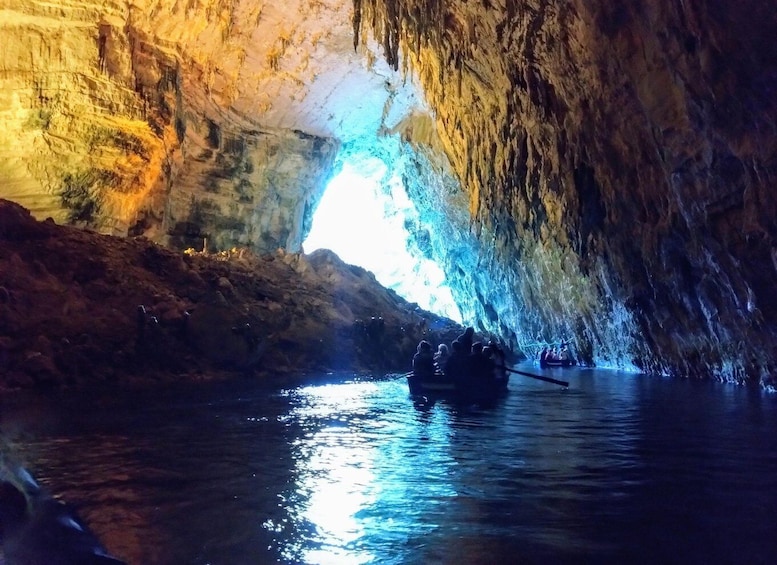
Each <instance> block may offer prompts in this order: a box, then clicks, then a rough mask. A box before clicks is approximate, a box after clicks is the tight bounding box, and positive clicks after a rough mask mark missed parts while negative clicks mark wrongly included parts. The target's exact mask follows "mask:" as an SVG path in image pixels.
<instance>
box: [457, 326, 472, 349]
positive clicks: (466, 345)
mask: <svg viewBox="0 0 777 565" xmlns="http://www.w3.org/2000/svg"><path fill="white" fill-rule="evenodd" d="M474 337H475V328H473V327H468V328H467V329H465V330H464V333H462V334H461V335H459V337H457V338H456V339H457V340H458V341H459V343H461V348H462V349H463V350H464V352H465V353H466V354H467V355H469V353H470V352H471V351H472V342H473V341H474Z"/></svg>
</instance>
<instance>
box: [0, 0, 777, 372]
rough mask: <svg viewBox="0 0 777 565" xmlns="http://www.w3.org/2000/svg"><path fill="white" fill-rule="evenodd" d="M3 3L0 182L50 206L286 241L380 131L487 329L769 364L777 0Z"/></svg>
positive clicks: (736, 366) (650, 359)
mask: <svg viewBox="0 0 777 565" xmlns="http://www.w3.org/2000/svg"><path fill="white" fill-rule="evenodd" d="M4 6H5V7H4V8H3V9H2V12H0V13H1V14H2V17H0V29H2V33H3V37H4V49H3V50H2V54H1V55H0V64H2V69H3V73H2V74H0V102H1V103H0V125H1V126H2V128H1V130H2V132H3V133H2V134H0V155H2V157H3V159H2V165H0V180H2V188H0V196H4V197H6V198H10V199H12V200H15V201H17V202H20V203H22V204H23V205H24V206H25V207H27V208H29V209H30V210H32V211H33V213H34V214H35V215H36V217H38V218H41V219H43V218H45V217H48V216H51V217H52V218H54V220H55V221H57V222H59V223H72V224H75V225H78V226H84V227H90V228H93V229H97V230H99V231H101V232H104V233H112V234H116V235H121V236H135V235H141V234H142V235H145V236H146V237H148V238H150V239H152V240H154V241H157V242H160V243H163V244H165V245H168V246H171V247H175V248H179V249H183V248H186V247H194V248H195V249H197V250H199V249H201V248H202V246H203V245H208V246H210V247H211V248H212V249H214V250H224V249H229V248H231V247H232V246H235V245H239V246H245V247H250V248H252V249H254V250H255V251H257V252H267V251H271V250H274V249H276V248H282V249H284V250H285V251H286V252H288V253H294V252H296V251H298V250H299V245H300V242H301V241H302V240H303V238H304V235H305V233H306V230H307V229H308V227H309V222H310V217H311V214H312V212H313V211H314V209H315V206H316V203H317V201H318V199H319V198H320V196H321V193H322V191H323V190H324V188H325V184H326V181H327V180H328V179H329V178H330V177H331V175H332V174H333V173H334V172H335V171H336V170H337V168H338V166H339V164H340V163H342V161H343V160H344V159H347V158H351V157H354V156H358V155H359V154H360V153H369V154H371V155H379V156H381V157H382V158H384V159H385V160H386V161H387V162H390V163H391V164H392V166H394V167H396V169H395V171H399V173H400V174H401V175H402V177H403V179H404V182H405V187H406V189H407V191H408V194H409V195H410V196H411V198H412V199H413V200H414V201H415V203H416V206H417V207H418V209H419V211H421V213H422V217H423V222H422V223H421V224H419V225H418V226H417V228H416V229H417V233H415V234H414V235H416V236H417V237H416V241H420V242H421V243H420V244H419V245H418V251H419V252H421V253H425V254H427V255H429V256H431V257H434V258H435V259H436V260H437V261H438V262H439V263H440V264H441V265H442V266H443V268H444V269H445V271H446V274H447V276H448V278H449V283H450V284H451V286H452V287H453V288H454V292H455V296H456V298H457V300H458V302H459V304H460V306H461V309H462V312H463V314H464V316H465V319H466V320H467V321H469V322H471V323H474V324H476V325H477V326H478V327H479V328H480V329H482V330H484V331H489V332H493V333H496V334H499V335H501V336H502V337H503V338H504V339H505V340H507V341H508V342H509V343H510V344H511V345H512V346H513V347H514V348H516V349H521V350H523V351H524V352H526V353H527V354H533V353H534V351H535V350H534V344H536V343H541V342H546V341H552V340H558V339H561V338H566V339H569V340H572V342H573V344H574V346H575V348H576V351H577V353H578V355H579V356H581V357H582V358H583V359H585V360H586V361H589V362H595V363H597V364H611V365H621V366H624V365H625V366H633V367H637V368H640V369H643V370H649V371H655V372H660V373H667V374H673V375H680V376H716V377H719V378H723V379H731V380H737V381H745V380H752V381H760V382H762V383H764V384H767V385H768V384H770V383H771V378H770V376H769V375H770V374H771V373H772V372H773V370H774V368H775V360H777V350H775V343H777V339H775V338H777V329H776V328H775V325H774V324H775V320H777V301H775V300H774V299H773V298H772V296H771V294H772V293H771V289H772V288H774V286H775V282H777V281H776V280H775V279H776V278H777V258H775V257H776V255H775V251H774V250H775V249H777V247H776V246H775V235H776V234H777V226H776V225H775V221H774V218H775V202H776V201H775V198H774V197H773V195H772V192H773V191H772V190H771V189H772V188H773V184H774V180H773V179H774V175H775V157H774V156H775V155H776V154H777V152H776V151H775V144H776V143H777V137H776V136H775V125H776V122H775V119H776V118H777V97H775V89H776V88H775V87H777V53H776V52H775V51H774V50H773V49H772V43H773V38H774V37H775V32H777V15H775V12H774V10H773V7H772V6H771V5H770V3H768V2H766V1H765V0H746V1H744V2H740V3H736V4H734V3H725V2H721V1H719V0H685V1H683V2H670V1H669V0H650V1H648V2H641V3H637V4H634V5H631V4H629V5H626V4H623V3H620V4H614V3H612V2H608V1H606V0H586V1H583V0H572V1H566V0H564V1H560V0H545V1H539V0H523V1H515V2H514V1H511V0H491V1H484V2H466V1H465V0H448V1H442V0H353V4H351V2H349V1H348V0H317V1H310V0H290V1H289V2H285V3H283V5H277V4H275V3H265V2H261V1H250V2H249V1H248V0H230V1H227V0H197V1H193V2H189V3H180V2H174V1H172V0H156V1H155V0H138V1H135V2H133V3H132V4H126V3H121V2H113V1H108V0H105V1H103V2H98V3H92V4H89V5H82V4H77V3H70V2H64V1H61V0H57V1H54V2H47V3H42V2H23V1H22V0H6V2H5V3H4ZM354 46H355V47H356V48H355V49H354ZM206 240H207V243H206Z"/></svg>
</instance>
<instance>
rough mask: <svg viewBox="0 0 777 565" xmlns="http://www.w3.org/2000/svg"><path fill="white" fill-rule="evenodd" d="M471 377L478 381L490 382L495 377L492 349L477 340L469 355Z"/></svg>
mask: <svg viewBox="0 0 777 565" xmlns="http://www.w3.org/2000/svg"><path fill="white" fill-rule="evenodd" d="M469 373H470V378H471V379H472V380H473V381H474V382H476V383H482V382H484V381H486V382H490V381H492V380H493V379H494V362H493V361H492V360H491V350H490V348H488V347H485V348H484V347H483V343H482V342H480V341H476V342H475V343H473V344H472V352H471V353H470V355H469Z"/></svg>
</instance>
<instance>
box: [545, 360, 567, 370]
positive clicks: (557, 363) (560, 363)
mask: <svg viewBox="0 0 777 565" xmlns="http://www.w3.org/2000/svg"><path fill="white" fill-rule="evenodd" d="M573 365H575V362H574V361H573V360H572V359H564V360H563V361H562V360H556V361H540V367H542V368H543V369H545V368H547V367H572V366H573Z"/></svg>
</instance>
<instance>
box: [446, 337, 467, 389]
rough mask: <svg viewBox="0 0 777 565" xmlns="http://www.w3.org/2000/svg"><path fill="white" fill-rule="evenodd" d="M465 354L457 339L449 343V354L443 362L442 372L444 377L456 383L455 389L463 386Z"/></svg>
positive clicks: (465, 365)
mask: <svg viewBox="0 0 777 565" xmlns="http://www.w3.org/2000/svg"><path fill="white" fill-rule="evenodd" d="M467 356H468V355H467V352H466V351H464V348H463V347H462V345H461V342H460V341H459V340H458V339H454V340H453V342H452V343H451V354H450V357H448V360H447V361H446V362H445V366H444V367H443V372H444V373H445V376H446V377H447V378H448V379H450V380H452V381H453V382H454V383H456V385H457V387H461V386H463V385H464V379H465V377H466V372H467Z"/></svg>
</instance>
